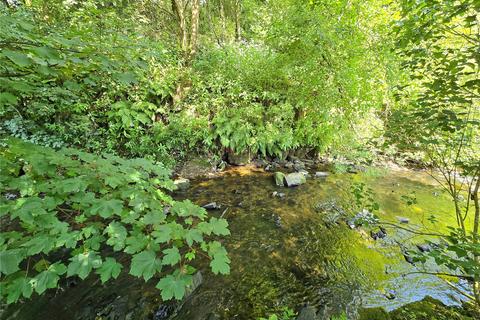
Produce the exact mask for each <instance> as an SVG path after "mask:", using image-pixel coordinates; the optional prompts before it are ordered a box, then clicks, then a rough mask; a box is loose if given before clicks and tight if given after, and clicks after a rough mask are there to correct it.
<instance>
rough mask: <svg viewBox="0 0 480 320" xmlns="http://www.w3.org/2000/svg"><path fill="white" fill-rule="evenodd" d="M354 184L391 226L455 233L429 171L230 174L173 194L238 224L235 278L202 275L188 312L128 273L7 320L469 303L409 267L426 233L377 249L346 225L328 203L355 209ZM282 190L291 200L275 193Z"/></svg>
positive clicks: (24, 306)
mask: <svg viewBox="0 0 480 320" xmlns="http://www.w3.org/2000/svg"><path fill="white" fill-rule="evenodd" d="M354 182H363V183H365V184H366V186H368V187H370V188H372V190H373V191H374V194H375V200H376V201H377V202H378V203H379V205H380V210H379V212H378V215H379V217H380V219H381V220H382V221H387V222H392V223H397V224H398V223H399V219H408V221H409V222H408V224H405V225H406V226H408V227H409V228H418V229H419V230H427V231H428V230H429V231H432V230H433V231H437V232H438V231H439V230H445V229H446V228H447V226H449V225H455V220H454V216H453V215H451V210H452V209H451V208H452V203H451V200H450V199H449V197H448V195H447V194H446V193H444V192H443V191H442V190H441V189H440V188H439V187H437V186H436V184H435V183H434V181H433V179H432V178H431V177H429V176H428V174H426V173H424V172H419V171H411V170H406V169H398V170H386V169H375V168H370V169H367V170H366V171H365V172H361V173H358V174H349V173H339V174H330V175H329V176H328V177H327V178H326V179H315V178H313V177H310V178H309V179H307V183H306V184H304V185H301V186H298V187H295V188H282V187H277V186H276V185H275V184H274V182H273V178H272V174H271V173H266V172H264V171H263V170H260V169H255V168H252V167H238V168H232V169H229V170H227V171H226V172H224V173H222V174H221V175H220V176H219V177H215V178H212V179H208V180H195V181H192V184H191V186H190V188H188V189H187V190H186V191H183V192H178V193H177V194H175V198H177V199H187V198H188V199H191V200H192V201H193V202H194V203H197V204H199V205H204V204H206V203H209V202H216V203H218V204H221V206H222V208H220V209H217V210H210V211H209V213H210V214H211V215H214V216H220V215H222V214H223V217H224V218H225V219H227V220H228V222H229V225H230V231H231V236H229V237H226V238H225V239H224V240H223V241H224V244H225V245H226V247H227V250H228V252H229V256H230V259H231V274H230V275H229V276H220V275H219V276H215V275H213V274H212V273H211V272H209V270H208V265H207V264H205V265H199V266H197V267H198V269H199V270H201V273H202V276H203V282H202V284H201V285H200V286H199V287H198V288H197V290H195V292H194V293H193V294H191V295H190V296H189V297H188V299H186V300H185V301H183V302H182V306H181V307H180V306H179V305H178V303H174V302H168V303H163V302H162V301H161V299H160V294H159V292H158V290H157V289H155V284H156V282H157V281H155V279H152V280H150V281H149V282H147V283H145V282H143V280H138V279H135V278H133V277H132V276H129V275H128V274H127V271H128V270H124V271H123V272H122V273H121V275H120V276H119V278H118V279H117V280H114V281H109V282H107V283H106V284H105V285H102V284H101V282H100V281H99V280H98V277H97V276H90V277H88V278H87V279H86V280H85V281H82V282H76V281H72V280H68V281H65V280H64V282H63V283H62V289H59V290H57V291H56V292H55V291H54V290H53V291H52V290H50V291H49V292H47V293H46V294H45V295H43V296H41V297H38V296H35V297H33V298H32V299H31V300H29V301H26V302H23V303H17V304H16V305H13V306H10V307H8V308H7V309H6V310H5V311H4V312H3V313H2V314H1V319H3V320H7V319H8V320H10V319H18V320H30V319H48V320H49V319H55V320H56V319H59V320H62V319H109V320H113V319H119V320H123V319H125V320H127V319H154V320H162V319H176V320H181V319H189V320H190V319H192V320H213V319H256V318H258V317H265V316H267V315H268V314H270V313H273V312H278V311H279V310H281V309H282V308H283V307H289V308H292V309H294V310H297V311H298V310H299V309H300V308H301V307H302V306H304V305H307V304H308V305H313V306H315V307H316V308H317V310H319V312H320V314H321V315H323V316H324V317H325V318H326V319H328V317H329V316H330V315H334V314H340V313H341V312H346V313H347V315H352V317H353V315H354V314H355V311H356V310H357V309H358V308H359V307H361V306H362V307H376V306H381V307H384V308H385V309H387V310H392V309H395V308H398V307H400V306H402V305H404V304H406V303H409V302H413V301H416V300H421V299H422V298H424V297H425V296H426V295H430V296H432V297H434V298H436V299H438V300H440V301H442V302H444V303H445V304H449V305H455V304H459V303H460V301H461V300H460V299H461V297H460V296H459V295H458V294H456V292H455V291H454V290H453V289H452V288H451V287H449V286H448V285H447V284H446V283H445V282H444V281H442V280H441V279H438V278H437V277H435V276H430V275H425V274H418V273H412V272H415V271H419V270H421V269H417V267H416V266H413V265H412V264H410V263H408V262H407V261H406V259H405V258H404V256H403V254H402V250H401V248H402V247H404V248H409V249H411V248H415V245H416V244H422V243H425V241H426V238H425V237H424V236H418V235H414V234H411V233H409V232H406V231H402V230H397V229H392V228H386V230H387V236H386V237H385V238H384V239H377V240H373V239H372V237H371V236H370V231H369V230H368V229H362V228H360V229H351V228H349V226H348V225H347V224H346V223H345V220H344V219H337V220H335V219H332V218H331V217H329V214H331V213H329V212H328V210H325V207H328V204H330V205H331V204H334V205H335V207H339V208H342V209H344V210H345V211H347V212H349V210H351V207H352V206H351V205H352V201H353V198H352V196H351V195H350V192H349V190H350V189H349V186H350V185H351V184H352V183H354ZM274 191H277V192H281V193H284V194H285V195H284V196H283V197H277V196H272V193H273V192H274ZM405 195H414V196H415V198H416V199H417V203H416V204H412V205H407V204H406V203H405V201H403V200H402V196H405ZM326 204H327V205H326ZM432 214H433V215H435V219H436V220H437V221H433V220H432V219H431V218H430V217H431V215H432ZM404 222H405V221H404ZM407 273H410V274H408V275H406V274H407ZM349 319H350V318H349Z"/></svg>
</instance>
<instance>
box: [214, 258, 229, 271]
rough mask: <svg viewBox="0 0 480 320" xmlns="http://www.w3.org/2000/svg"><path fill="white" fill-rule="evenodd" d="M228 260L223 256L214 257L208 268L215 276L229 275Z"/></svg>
mask: <svg viewBox="0 0 480 320" xmlns="http://www.w3.org/2000/svg"><path fill="white" fill-rule="evenodd" d="M229 263H230V259H229V258H228V257H227V256H224V255H216V256H215V257H214V258H213V260H212V261H210V267H211V268H212V272H213V273H215V274H219V273H221V274H230V265H229Z"/></svg>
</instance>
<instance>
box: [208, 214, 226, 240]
mask: <svg viewBox="0 0 480 320" xmlns="http://www.w3.org/2000/svg"><path fill="white" fill-rule="evenodd" d="M210 225H211V227H212V232H213V233H214V234H216V235H218V236H227V235H229V234H230V230H228V222H227V220H225V219H217V218H215V217H212V218H210Z"/></svg>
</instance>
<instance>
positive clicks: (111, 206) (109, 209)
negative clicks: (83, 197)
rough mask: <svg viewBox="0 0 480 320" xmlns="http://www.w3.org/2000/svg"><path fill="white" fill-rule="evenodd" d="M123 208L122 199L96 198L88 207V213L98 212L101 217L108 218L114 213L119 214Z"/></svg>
mask: <svg viewBox="0 0 480 320" xmlns="http://www.w3.org/2000/svg"><path fill="white" fill-rule="evenodd" d="M122 209H123V201H121V200H118V199H110V200H105V199H98V200H97V201H96V202H95V203H94V204H93V205H92V207H91V208H90V214H98V215H100V217H102V218H105V219H106V218H110V217H112V216H113V215H114V214H116V215H120V214H121V212H122Z"/></svg>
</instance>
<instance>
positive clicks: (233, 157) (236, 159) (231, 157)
mask: <svg viewBox="0 0 480 320" xmlns="http://www.w3.org/2000/svg"><path fill="white" fill-rule="evenodd" d="M227 159H228V163H229V164H231V165H234V166H244V165H246V164H248V163H250V160H251V158H250V153H249V152H246V151H245V152H241V153H236V152H233V151H230V152H228V154H227Z"/></svg>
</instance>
